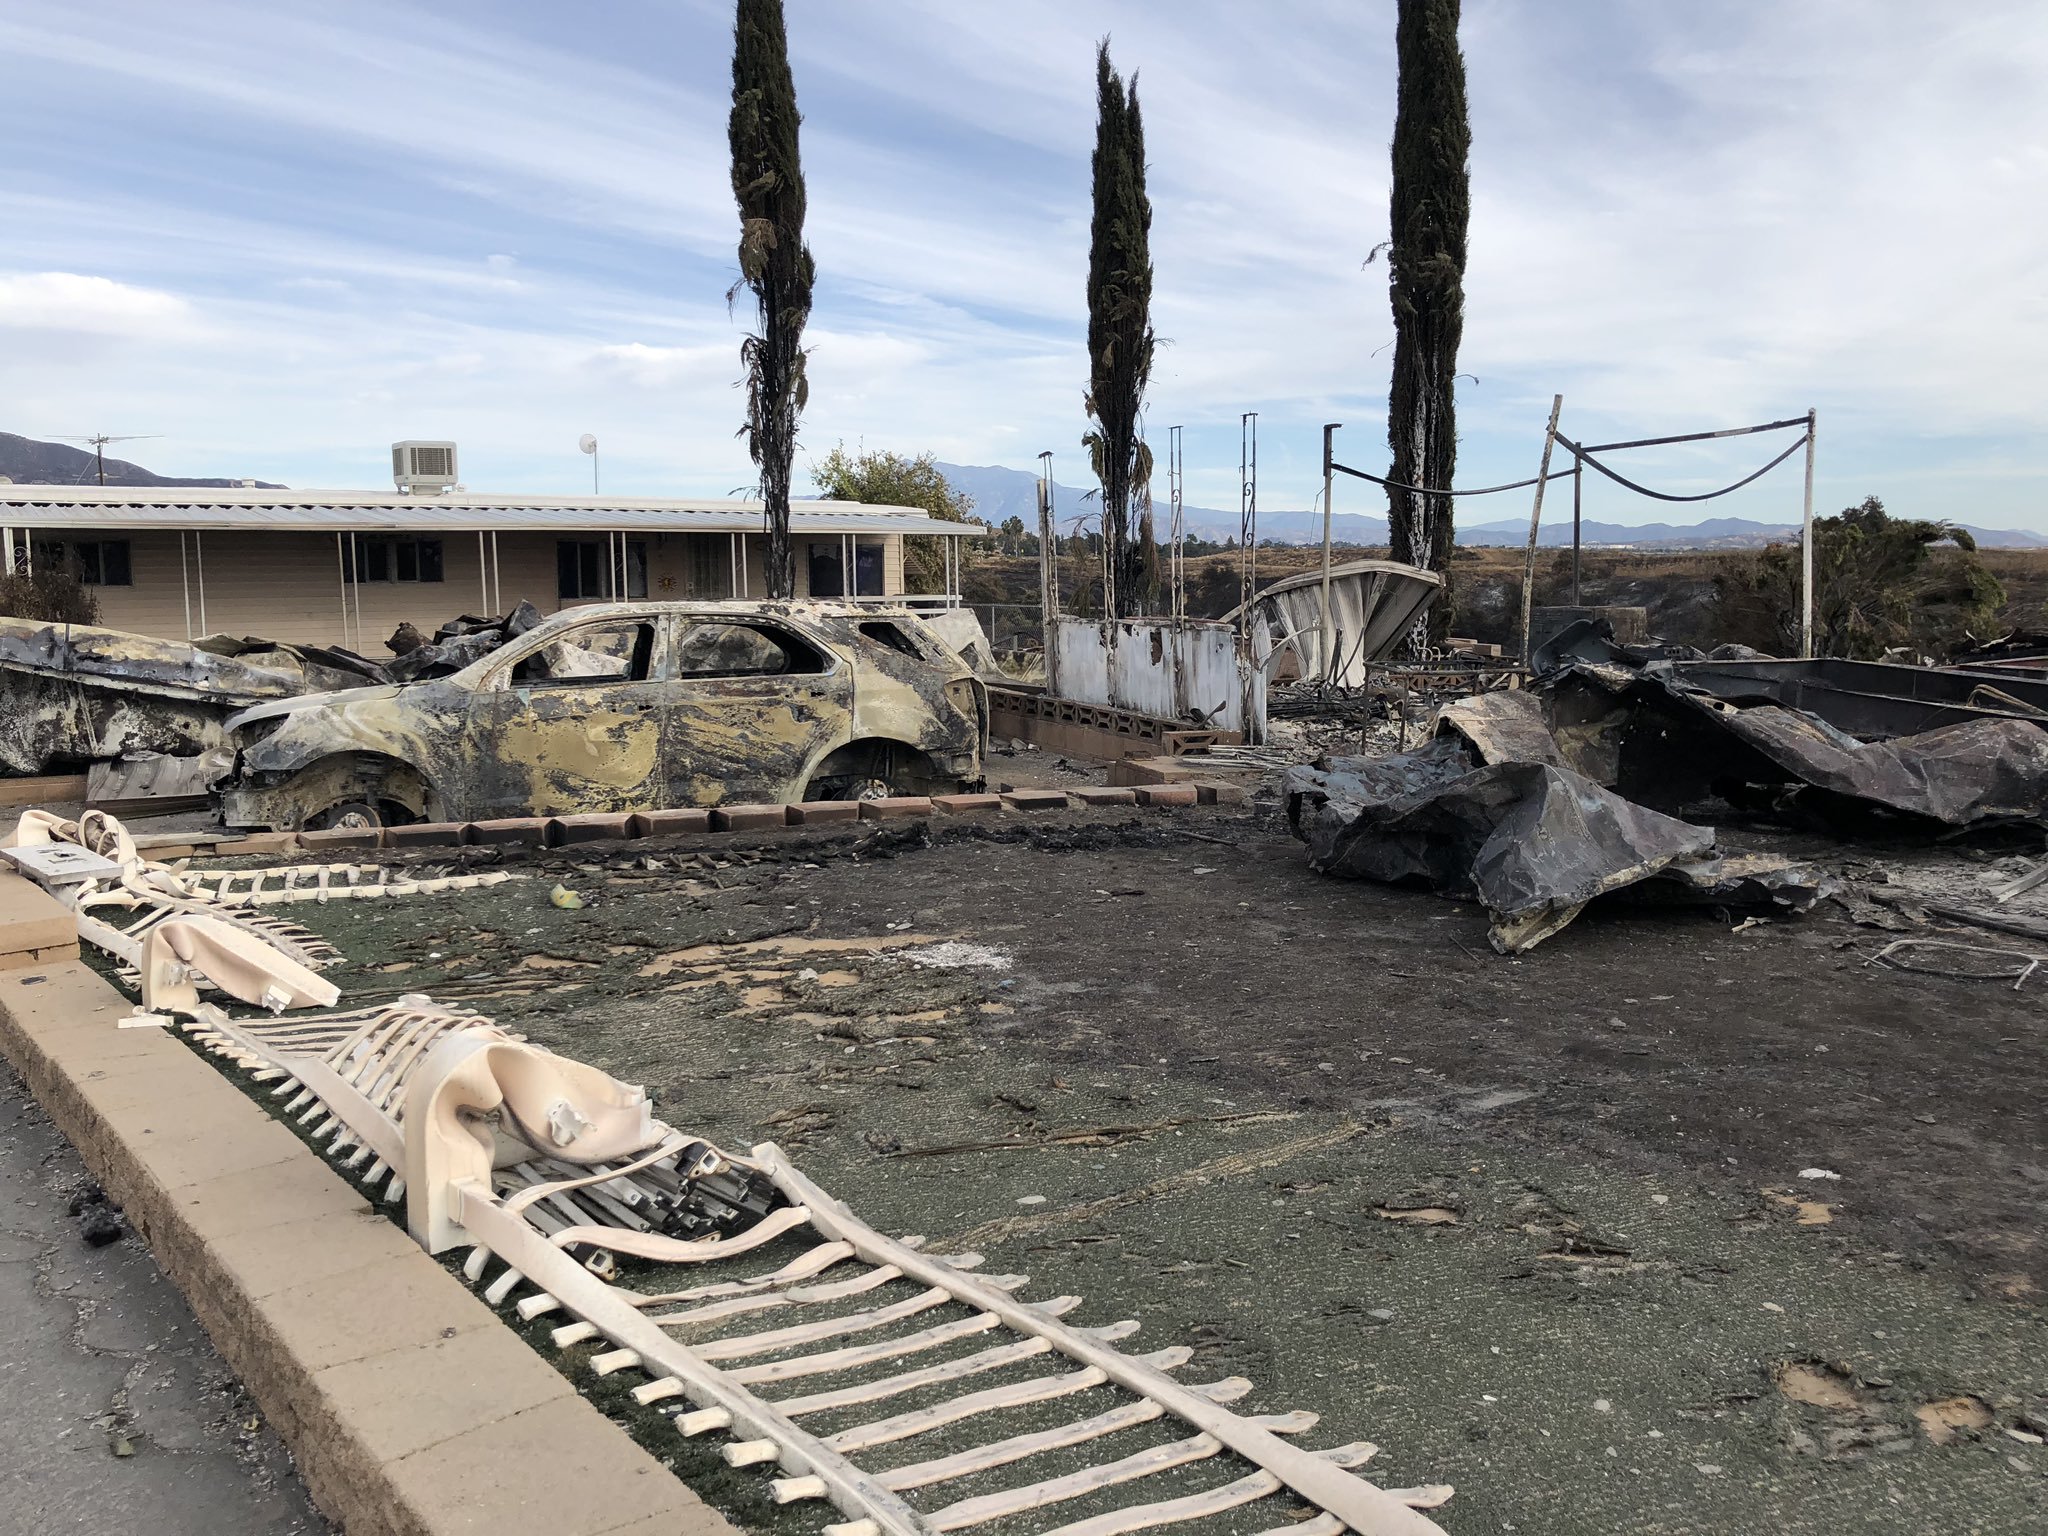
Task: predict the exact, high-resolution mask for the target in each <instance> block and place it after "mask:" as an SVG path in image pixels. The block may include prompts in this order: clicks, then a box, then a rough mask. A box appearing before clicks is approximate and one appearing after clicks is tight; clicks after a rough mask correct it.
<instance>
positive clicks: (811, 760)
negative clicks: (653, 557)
mask: <svg viewBox="0 0 2048 1536" xmlns="http://www.w3.org/2000/svg"><path fill="white" fill-rule="evenodd" d="M672 617H673V618H674V620H675V625H674V628H673V629H672V630H671V632H670V635H669V646H670V657H671V663H672V666H673V668H674V670H673V671H672V672H671V674H670V676H671V681H670V683H669V691H670V699H671V701H672V702H671V710H670V715H669V740H668V757H669V763H670V769H669V772H670V791H671V796H672V803H674V804H676V805H679V806H710V805H718V804H722V803H723V804H731V803H736V802H741V801H759V802H764V803H777V802H789V801H795V800H800V799H801V798H802V797H803V791H804V786H805V784H806V783H808V782H809V776H810V773H811V770H812V768H813V767H814V766H815V765H816V764H817V763H818V761H819V760H820V759H821V758H823V757H824V756H826V755H827V754H828V753H830V752H831V751H832V750H833V749H834V748H836V747H839V746H842V745H844V744H845V743H846V742H847V741H849V740H851V739H852V735H853V730H854V686H855V685H854V667H853V664H852V663H851V662H850V661H849V660H848V659H847V658H846V657H845V656H844V655H842V654H841V653H840V651H839V649H838V648H837V647H836V646H834V645H832V644H831V643H830V642H829V641H828V640H827V639H826V638H825V637H824V636H822V635H818V634H815V633H813V632H812V631H811V630H809V629H807V628H805V627H804V626H803V625H801V624H798V623H794V622H792V621H790V620H787V619H784V618H782V617H780V616H771V615H766V614H760V615H756V614H735V613H730V612H721V611H719V610H718V609H715V608H707V609H703V610H701V611H691V610H689V609H683V610H681V611H679V612H677V613H675V614H674V615H672ZM705 624H718V625H725V626H728V627H732V628H738V629H754V630H760V631H763V632H765V633H767V634H770V635H778V636H787V637H789V638H790V639H793V640H795V641H796V642H797V643H798V644H800V645H802V646H803V647H804V648H805V649H807V650H811V651H815V652H816V653H817V654H818V655H819V656H820V657H821V658H822V659H823V661H824V663H825V665H824V670H822V671H819V672H775V673H764V674H762V675H759V676H726V677H720V676H702V675H698V676H690V675H686V674H684V673H683V672H682V670H681V654H682V648H683V637H684V636H685V635H686V634H687V633H688V632H689V631H690V630H691V629H694V628H696V627H697V626H699V625H705ZM750 727H751V730H752V731H753V732H755V733H757V734H756V735H755V737H754V743H753V745H752V746H751V748H750V749H749V750H748V751H746V752H745V753H742V752H739V751H735V750H730V749H729V747H728V748H727V749H724V750H722V749H721V746H720V743H721V741H722V742H725V743H727V744H730V745H736V744H737V743H738V742H739V740H740V739H741V737H742V735H743V733H744V732H746V731H748V730H749V728H750Z"/></svg>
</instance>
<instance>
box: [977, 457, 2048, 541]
mask: <svg viewBox="0 0 2048 1536" xmlns="http://www.w3.org/2000/svg"><path fill="white" fill-rule="evenodd" d="M939 469H940V471H941V472H942V473H943V474H944V475H945V477H946V481H947V483H948V484H949V485H951V486H952V487H953V489H954V490H956V491H960V492H962V493H963V494H965V495H968V496H971V497H973V498H974V515H975V516H976V517H979V518H983V519H985V520H987V521H988V522H989V523H990V524H992V525H999V524H1001V523H1002V522H1003V521H1004V520H1005V519H1006V518H1011V517H1017V518H1022V519H1023V521H1024V526H1025V527H1026V528H1027V529H1029V530H1031V531H1033V532H1035V531H1036V530H1037V528H1038V476H1036V475H1034V474H1032V473H1031V472H1030V471H1029V470H1025V469H1005V468H1003V467H1002V466H1000V465H994V464H979V465H977V464H941V465H939ZM1372 493H1373V494H1374V495H1377V494H1379V493H1378V490H1377V488H1376V487H1375V488H1374V489H1373V492H1372ZM1087 494H1088V493H1087V492H1086V491H1085V490H1081V489H1077V488H1075V487H1073V486H1066V485H1058V484H1055V485H1054V487H1053V505H1054V507H1055V509H1056V511H1057V513H1058V516H1059V519H1060V522H1061V524H1062V525H1066V524H1067V523H1068V522H1069V520H1070V519H1072V518H1075V517H1079V516H1082V515H1085V514H1086V513H1087V512H1088V511H1089V510H1091V509H1092V508H1093V507H1094V505H1095V503H1094V502H1093V501H1084V500H1082V498H1083V497H1084V496H1085V495H1087ZM1566 512H1567V515H1566V516H1565V517H1564V518H1563V519H1562V520H1561V521H1560V520H1559V519H1558V518H1556V517H1555V516H1550V517H1546V518H1545V520H1544V525H1543V529H1542V534H1541V537H1540V538H1539V539H1538V540H1537V542H1538V543H1539V544H1541V545H1542V546H1543V547H1544V548H1547V549H1549V548H1556V547H1558V546H1559V545H1569V544H1570V543H1571V541H1572V524H1571V517H1570V515H1569V508H1567V509H1566ZM1182 513H1183V515H1184V517H1185V519H1186V522H1187V529H1188V533H1189V535H1190V536H1192V537H1197V538H1203V539H1212V540H1215V541H1217V542H1219V543H1220V542H1221V541H1222V540H1224V539H1226V538H1228V539H1234V538H1236V537H1237V533H1238V515H1237V513H1236V512H1235V511H1219V510H1217V509H1216V508H1214V507H1184V508H1182ZM1154 516H1155V519H1156V526H1157V528H1158V531H1159V533H1160V534H1161V535H1162V536H1163V535H1164V534H1165V532H1166V509H1165V507H1164V505H1163V504H1162V505H1160V506H1158V507H1157V508H1156V509H1155V512H1154ZM1330 523H1331V536H1332V537H1333V538H1334V539H1335V541H1336V542H1337V543H1340V544H1345V545H1367V546H1369V545H1379V544H1385V543H1386V542H1387V520H1386V519H1385V518H1384V517H1372V516H1368V515H1366V514H1364V513H1359V512H1339V513H1337V514H1336V515H1335V516H1334V517H1333V518H1331V520H1330ZM1959 526H1961V527H1963V528H1965V529H1967V530H1968V532H1969V533H1970V534H1971V535H1972V536H1973V537H1974V538H1975V539H1976V540H1977V542H1978V543H1979V544H1980V545H1982V546H1983V547H1984V548H1986V549H2048V537H2044V536H2042V535H2041V534H2038V533H2029V532H2027V531H2025V530H2024V529H2018V528H1978V527H1975V526H1974V525H1971V524H1968V523H1964V524H1961V525H1959ZM1579 533H1580V538H1581V540H1582V542H1584V543H1586V544H1589V545H1606V546H1609V547H1614V546H1628V547H1633V548H1654V549H1756V548H1761V547H1762V546H1763V545H1766V544H1773V543H1783V542H1785V541H1786V540H1788V539H1797V538H1798V536H1799V525H1798V524H1797V523H1759V522H1752V521H1751V520H1750V519H1748V518H1742V517H1710V518H1706V519H1703V520H1702V521H1700V522H1697V523H1601V522H1592V521H1587V522H1584V523H1582V524H1581V525H1580V530H1579ZM1259 537H1260V538H1261V539H1277V540H1279V541H1280V542H1281V543H1283V544H1316V543H1320V542H1321V541H1322V537H1323V518H1322V514H1321V513H1319V512H1295V511H1285V510H1274V511H1268V510H1267V509H1265V508H1263V507H1262V508H1260V510H1259ZM1457 537H1458V542H1459V543H1460V544H1473V545H1503V544H1504V545H1509V546H1515V547H1519V546H1522V545H1525V544H1526V543H1527V542H1528V540H1529V523H1528V519H1526V518H1504V519H1501V520H1499V521H1496V522H1489V523H1464V524H1461V525H1460V526H1459V528H1458V531H1457Z"/></svg>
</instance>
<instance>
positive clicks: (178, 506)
mask: <svg viewBox="0 0 2048 1536" xmlns="http://www.w3.org/2000/svg"><path fill="white" fill-rule="evenodd" d="M762 519H763V513H762V507H761V503H760V502H758V501H741V500H735V499H731V498H721V497H706V498H689V499H673V500H671V499H654V498H639V497H596V496H486V495H477V494H469V493H466V494H461V495H452V496H404V495H400V494H399V493H397V492H395V491H281V490H262V489H254V488H246V489H245V488H242V487H236V488H234V489H231V490H221V489H215V488H213V487H190V488H187V487H181V486H71V485H0V524H5V525H9V526H12V527H16V528H31V529H32V528H81V529H110V530H121V531H129V530H142V529H163V530H166V531H170V532H176V531H177V530H179V529H201V530H205V531H212V530H215V529H225V530H241V531H248V532H254V531H269V532H293V531H296V532H306V533H478V532H483V533H519V532H537V533H556V532H563V531H569V532H575V531H588V532H591V533H602V532H626V533H762V532H764V531H765V529H764V526H763V521H762ZM789 522H790V532H791V533H792V534H795V535H797V536H799V537H803V536H808V535H814V534H826V535H840V534H855V535H859V534H869V535H879V534H888V533H910V534H931V535H938V536H941V537H945V538H956V539H960V538H980V537H982V536H983V535H985V534H986V533H987V532H988V529H987V528H985V527H983V526H982V525H981V524H980V523H949V522H946V521H944V520H943V519H940V518H935V517H932V516H930V515H928V514H926V513H924V512H921V511H919V510H917V509H916V508H915V507H890V506H875V505H868V504H866V503H862V502H854V501H799V502H793V503H791V505H790V510H789Z"/></svg>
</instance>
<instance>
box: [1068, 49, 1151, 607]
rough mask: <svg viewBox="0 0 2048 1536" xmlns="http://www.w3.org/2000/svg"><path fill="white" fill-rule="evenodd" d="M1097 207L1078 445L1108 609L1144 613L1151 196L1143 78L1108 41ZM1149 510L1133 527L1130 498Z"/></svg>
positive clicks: (1098, 90) (1100, 62) (1098, 70)
mask: <svg viewBox="0 0 2048 1536" xmlns="http://www.w3.org/2000/svg"><path fill="white" fill-rule="evenodd" d="M1095 94H1096V117H1095V165H1094V168H1095V206H1094V217H1093V220H1092V222H1091V224H1090V226H1089V236H1090V239H1089V248H1088V394H1087V398H1086V402H1085V403H1086V406H1087V410H1088V414H1089V416H1091V417H1092V418H1094V421H1095V430H1094V431H1093V432H1090V433H1088V434H1087V435H1086V436H1085V437H1083V438H1082V439H1081V442H1082V445H1083V446H1084V447H1086V448H1087V450H1088V457H1089V462H1090V465H1091V466H1092V467H1093V469H1094V471H1095V478H1096V479H1097V480H1098V481H1100V482H1101V485H1102V535H1103V538H1104V539H1105V540H1106V541H1107V543H1108V546H1109V549H1108V570H1109V573H1110V579H1111V583H1112V586H1113V588H1114V590H1113V592H1112V593H1111V594H1110V597H1111V602H1110V604H1109V606H1108V609H1107V611H1109V612H1112V613H1114V614H1116V615H1119V616H1122V615H1128V614H1133V613H1139V612H1142V611H1143V610H1144V609H1145V607H1146V606H1147V604H1148V603H1149V601H1150V599H1151V592H1150V591H1149V589H1148V586H1147V572H1148V571H1150V572H1152V573H1153V574H1152V579H1153V580H1156V579H1157V570H1158V563H1157V559H1156V557H1154V558H1153V559H1152V560H1151V561H1148V560H1147V558H1146V547H1145V546H1146V545H1147V544H1149V543H1150V542H1151V538H1152V518H1151V513H1150V505H1151V499H1150V497H1149V495H1145V494H1142V493H1143V492H1144V490H1145V488H1146V487H1147V486H1149V485H1150V483H1151V479H1152V451H1151V449H1149V448H1147V447H1146V446H1145V444H1144V442H1143V441H1142V440H1141V439H1140V438H1139V436H1138V417H1139V415H1140V413H1141V412H1142V411H1143V410H1144V406H1145V385H1146V383H1147V382H1148V381H1149V380H1150V379H1151V377H1152V340H1153V338H1152V251H1151V235H1152V203H1151V199H1149V198H1148V197H1146V195H1145V124H1144V120H1143V118H1142V117H1141V116H1140V115H1139V112H1138V79H1137V76H1135V75H1133V76H1132V77H1131V83H1130V86H1129V87H1128V89H1127V88H1126V87H1125V85H1124V83H1123V81H1122V80H1121V79H1120V78H1118V76H1117V72H1116V70H1115V69H1114V68H1113V67H1111V65H1110V62H1109V40H1108V39H1107V38H1105V39H1103V41H1102V43H1101V44H1100V46H1099V47H1098V48H1097V49H1096V53H1095ZM1134 499H1135V500H1137V502H1138V503H1139V504H1140V505H1141V506H1142V507H1144V508H1145V509H1146V510H1145V511H1144V513H1143V515H1142V516H1141V517H1140V518H1139V520H1138V521H1137V525H1136V527H1135V528H1134V527H1133V522H1132V517H1131V511H1132V503H1133V500H1134Z"/></svg>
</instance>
